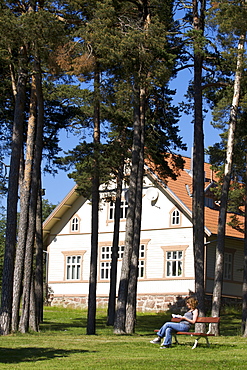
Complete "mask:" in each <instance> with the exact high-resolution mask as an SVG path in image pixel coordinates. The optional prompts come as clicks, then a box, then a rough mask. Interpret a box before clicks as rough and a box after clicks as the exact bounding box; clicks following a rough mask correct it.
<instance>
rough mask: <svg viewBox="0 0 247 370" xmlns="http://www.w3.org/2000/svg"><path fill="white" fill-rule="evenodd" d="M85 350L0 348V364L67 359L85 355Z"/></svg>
mask: <svg viewBox="0 0 247 370" xmlns="http://www.w3.org/2000/svg"><path fill="white" fill-rule="evenodd" d="M86 352H89V351H87V350H63V349H55V348H38V347H20V348H5V347H0V363H4V364H14V363H19V362H24V361H25V362H32V361H35V362H37V361H46V360H53V359H54V358H59V357H68V356H70V355H71V354H73V353H86Z"/></svg>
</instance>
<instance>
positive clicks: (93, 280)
mask: <svg viewBox="0 0 247 370" xmlns="http://www.w3.org/2000/svg"><path fill="white" fill-rule="evenodd" d="M99 95H100V73H99V72H98V71H97V70H96V71H95V77H94V99H95V101H94V104H95V105H94V145H95V147H94V172H93V178H92V234H91V259H90V276H89V294H88V317H87V334H89V335H91V334H95V329H96V328H95V318H96V287H97V263H98V227H99V158H98V150H99V148H98V145H99V144H100V96H99Z"/></svg>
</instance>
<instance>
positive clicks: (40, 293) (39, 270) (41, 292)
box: [34, 176, 44, 324]
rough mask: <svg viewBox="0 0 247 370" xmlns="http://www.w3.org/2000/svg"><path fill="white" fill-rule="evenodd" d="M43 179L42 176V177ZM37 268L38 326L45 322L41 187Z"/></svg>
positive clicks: (40, 195) (36, 305)
mask: <svg viewBox="0 0 247 370" xmlns="http://www.w3.org/2000/svg"><path fill="white" fill-rule="evenodd" d="M40 177H41V176H40ZM35 245H36V255H35V257H36V267H35V274H34V276H35V281H34V289H35V302H36V303H35V307H36V316H37V321H38V324H40V323H41V322H43V301H44V286H43V273H44V271H43V232H42V194H41V186H40V191H39V195H38V201H37V215H36V244H35Z"/></svg>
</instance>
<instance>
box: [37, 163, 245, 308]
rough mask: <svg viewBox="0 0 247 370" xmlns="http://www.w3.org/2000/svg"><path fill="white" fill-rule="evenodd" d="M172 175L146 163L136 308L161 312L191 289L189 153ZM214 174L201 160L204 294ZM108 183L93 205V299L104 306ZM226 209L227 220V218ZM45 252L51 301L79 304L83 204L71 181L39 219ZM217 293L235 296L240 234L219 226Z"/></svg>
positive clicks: (87, 213) (212, 235) (87, 239)
mask: <svg viewBox="0 0 247 370" xmlns="http://www.w3.org/2000/svg"><path fill="white" fill-rule="evenodd" d="M184 160H185V168H184V170H183V171H181V173H180V175H179V176H178V179H177V180H176V181H174V180H169V181H168V182H167V183H165V182H163V181H162V179H160V178H158V176H157V175H156V174H155V173H154V172H153V171H152V170H151V169H150V168H149V167H147V166H146V168H145V169H146V171H145V176H144V181H143V211H142V226H141V241H140V260H139V278H138V290H137V294H138V300H137V308H138V309H139V310H142V311H147V310H154V311H159V310H165V309H167V308H168V307H169V305H171V304H173V303H175V302H176V300H177V298H178V297H185V296H187V295H188V294H189V292H191V291H192V292H193V291H194V285H195V281H194V257H193V233H192V211H191V210H192V170H191V163H190V158H184ZM214 182H215V174H214V173H213V171H212V170H211V169H210V165H209V164H207V163H205V233H204V239H205V292H206V293H207V294H209V295H210V294H212V288H213V279H214V260H215V244H216V243H215V242H216V235H217V221H218V205H217V204H215V202H214V199H213V196H212V193H211V192H210V190H209V189H210V188H211V187H212V186H213V185H214ZM113 190H114V183H113V184H112V185H111V186H109V187H108V188H107V190H104V189H103V188H102V189H101V198H102V200H101V203H100V210H99V242H98V282H97V303H98V305H105V306H106V305H107V302H108V294H109V276H110V264H111V245H112V240H113V227H114V222H113V219H114V202H112V200H111V195H112V192H113ZM127 191H128V188H127V186H126V187H125V188H124V189H123V193H122V205H121V210H122V214H121V222H120V234H119V259H118V279H119V277H120V271H121V261H122V256H123V251H124V241H125V217H126V212H127V206H128V204H127V200H126V199H127V197H126V193H127ZM229 220H230V215H229V214H228V219H227V221H228V222H229ZM43 236H44V246H45V248H46V249H47V254H48V257H49V258H48V285H49V286H50V288H51V289H52V291H53V301H52V304H53V305H57V304H60V305H64V306H67V305H71V306H73V307H86V306H87V297H88V289H89V268H90V247H91V203H90V199H86V198H84V197H83V196H81V195H78V193H77V192H76V186H75V187H74V188H73V189H72V190H71V191H70V193H69V194H68V195H67V196H66V197H65V198H64V199H63V201H62V202H61V203H60V204H59V205H58V206H57V207H56V209H55V210H54V211H53V212H52V213H51V215H50V216H49V217H48V218H47V220H46V221H45V222H44V225H43ZM225 246H226V248H225V260H224V283H223V295H224V296H225V297H232V298H240V297H241V295H242V281H243V276H242V275H243V272H242V269H243V234H242V233H241V232H240V231H238V230H235V229H233V228H232V227H230V226H229V225H227V226H226V243H225Z"/></svg>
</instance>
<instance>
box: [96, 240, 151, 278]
mask: <svg viewBox="0 0 247 370" xmlns="http://www.w3.org/2000/svg"><path fill="white" fill-rule="evenodd" d="M148 241H149V240H148ZM147 243H148V242H141V243H140V250H139V262H138V278H139V279H144V278H145V275H146V247H147ZM100 244H101V243H99V247H100V256H99V257H100V258H99V280H100V281H109V280H110V271H111V246H110V243H102V244H101V245H100ZM123 254H124V244H123V243H122V242H121V243H120V244H119V246H118V264H119V267H120V265H121V262H122V259H123Z"/></svg>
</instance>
